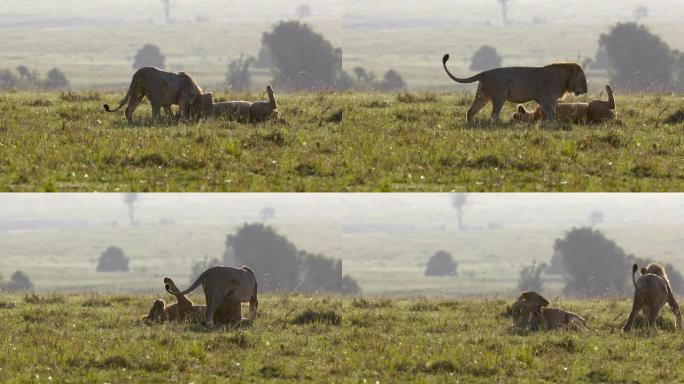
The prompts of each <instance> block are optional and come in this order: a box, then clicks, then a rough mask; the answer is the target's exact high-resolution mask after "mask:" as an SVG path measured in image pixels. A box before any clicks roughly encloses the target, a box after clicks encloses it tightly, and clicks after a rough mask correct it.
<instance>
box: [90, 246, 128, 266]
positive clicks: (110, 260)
mask: <svg viewBox="0 0 684 384" xmlns="http://www.w3.org/2000/svg"><path fill="white" fill-rule="evenodd" d="M129 261H130V260H129V259H128V258H127V257H126V255H125V254H124V252H123V250H122V249H121V248H119V247H113V246H112V247H109V248H107V249H106V250H105V251H104V252H102V255H100V259H99V260H98V262H97V267H95V270H96V271H97V272H128V271H129V268H128V262H129Z"/></svg>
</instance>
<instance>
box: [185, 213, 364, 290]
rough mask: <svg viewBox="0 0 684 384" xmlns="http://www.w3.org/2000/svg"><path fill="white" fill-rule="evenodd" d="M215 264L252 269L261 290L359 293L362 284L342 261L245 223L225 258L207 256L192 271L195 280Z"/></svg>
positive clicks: (259, 225)
mask: <svg viewBox="0 0 684 384" xmlns="http://www.w3.org/2000/svg"><path fill="white" fill-rule="evenodd" d="M215 265H228V266H241V265H247V266H249V267H250V268H252V269H253V270H254V271H255V272H256V274H257V279H258V282H259V290H260V291H266V292H269V291H270V292H275V291H277V292H304V293H314V292H331V293H344V294H356V293H359V292H360V287H359V285H358V283H357V282H356V281H355V280H354V279H353V278H351V277H350V276H348V275H343V273H342V261H341V260H337V259H333V258H330V257H326V256H324V255H320V254H313V253H310V252H307V251H305V250H300V249H297V247H296V246H295V245H294V244H292V243H291V242H290V241H289V240H288V239H287V238H286V237H285V236H282V235H280V234H278V233H277V232H276V231H275V230H274V229H273V228H272V227H270V226H265V225H264V224H262V223H255V224H244V225H243V226H242V227H240V228H238V230H237V232H236V233H235V234H229V235H227V237H226V250H225V252H224V254H223V256H222V258H221V259H218V258H212V259H208V258H206V257H205V259H204V260H203V261H200V262H198V263H195V265H193V268H192V274H193V280H194V279H195V278H197V276H199V274H200V273H202V271H204V270H206V269H207V268H209V267H212V266H215Z"/></svg>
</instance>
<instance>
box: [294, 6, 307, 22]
mask: <svg viewBox="0 0 684 384" xmlns="http://www.w3.org/2000/svg"><path fill="white" fill-rule="evenodd" d="M295 16H296V17H297V18H298V19H299V20H302V19H304V18H305V17H309V16H311V7H310V6H309V5H308V4H302V5H300V6H299V7H297V9H295Z"/></svg>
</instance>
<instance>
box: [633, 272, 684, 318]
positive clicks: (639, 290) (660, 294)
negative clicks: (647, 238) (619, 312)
mask: <svg viewBox="0 0 684 384" xmlns="http://www.w3.org/2000/svg"><path fill="white" fill-rule="evenodd" d="M638 269H639V266H638V265H636V264H634V265H632V284H634V300H633V302H632V311H631V312H630V313H629V317H628V318H627V322H626V323H625V325H624V326H623V327H622V330H623V331H625V332H627V331H629V330H630V329H632V325H633V323H634V318H635V317H636V314H637V313H639V311H643V313H644V316H645V317H646V322H647V324H648V325H649V326H650V327H655V321H656V318H658V313H659V312H660V309H661V308H662V307H663V306H664V305H665V303H668V305H669V306H670V309H671V310H672V312H673V313H674V314H675V325H676V326H677V328H679V329H681V328H682V315H681V313H680V311H679V305H678V304H677V300H675V298H674V294H673V293H672V288H671V287H670V280H669V279H668V277H667V274H666V273H665V268H663V266H662V265H660V264H658V263H651V264H649V265H648V266H646V268H641V276H640V277H639V279H638V280H636V281H635V280H634V274H635V273H636V271H637V270H638Z"/></svg>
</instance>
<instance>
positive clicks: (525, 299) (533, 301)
mask: <svg viewBox="0 0 684 384" xmlns="http://www.w3.org/2000/svg"><path fill="white" fill-rule="evenodd" d="M518 301H519V302H522V303H523V304H524V305H525V306H526V307H527V308H529V309H530V310H538V309H539V308H542V307H546V306H547V305H549V301H548V300H546V299H545V298H544V296H542V295H540V294H538V293H537V292H534V291H526V292H523V293H521V294H520V297H518Z"/></svg>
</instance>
